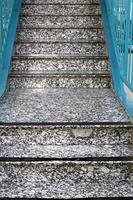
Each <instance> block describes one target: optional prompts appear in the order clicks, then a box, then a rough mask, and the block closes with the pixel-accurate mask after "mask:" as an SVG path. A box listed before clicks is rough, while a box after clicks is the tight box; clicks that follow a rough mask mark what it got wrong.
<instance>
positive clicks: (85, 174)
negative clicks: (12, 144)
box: [0, 161, 133, 198]
mask: <svg viewBox="0 0 133 200" xmlns="http://www.w3.org/2000/svg"><path fill="white" fill-rule="evenodd" d="M132 168H133V163H132V162H81V161H77V162H63V161H56V162H55V161H54V162H36V163H34V162H31V163H27V162H23V163H19V162H15V163H12V162H6V163H2V162H1V163H0V174H1V177H0V179H1V181H2V182H1V188H0V197H10V198H11V197H13V198H15V197H21V198H24V197H25V198H87V197H99V196H100V197H116V196H117V197H126V196H128V197H132V196H133V191H132V183H131V182H132V179H133V175H132ZM123 180H124V181H123Z"/></svg>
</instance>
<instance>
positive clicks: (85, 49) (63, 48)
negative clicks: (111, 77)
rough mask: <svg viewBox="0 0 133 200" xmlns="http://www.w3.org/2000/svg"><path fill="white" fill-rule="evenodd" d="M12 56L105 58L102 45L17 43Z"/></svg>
mask: <svg viewBox="0 0 133 200" xmlns="http://www.w3.org/2000/svg"><path fill="white" fill-rule="evenodd" d="M14 54H15V55H16V56H17V55H20V56H21V55H23V56H25V55H31V56H32V55H34V54H35V55H36V54H37V56H39V55H40V56H41V55H43V54H45V55H47V54H52V55H56V54H59V55H64V54H65V55H71V56H72V55H76V56H78V55H86V56H106V49H105V44H104V43H79V42H78V43H68V42H67V43H58V42H57V43H47V42H46V43H44V42H43V43H17V44H16V45H15V50H14Z"/></svg>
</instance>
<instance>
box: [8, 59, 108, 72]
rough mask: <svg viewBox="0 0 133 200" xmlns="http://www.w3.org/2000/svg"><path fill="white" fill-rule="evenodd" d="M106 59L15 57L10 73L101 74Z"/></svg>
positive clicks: (106, 67) (106, 63)
mask: <svg viewBox="0 0 133 200" xmlns="http://www.w3.org/2000/svg"><path fill="white" fill-rule="evenodd" d="M108 68H109V63H108V60H107V59H106V58H100V59H96V58H95V57H94V58H87V57H84V58H79V57H76V58H71V57H70V58H51V59H50V58H44V57H43V58H40V59H39V58H30V57H29V58H28V57H25V58H24V57H23V58H21V59H20V57H19V56H18V57H15V59H13V61H12V64H11V72H13V73H14V74H15V73H19V74H20V73H21V74H25V73H27V74H28V73H30V74H31V73H33V74H35V73H36V74H41V73H43V74H44V73H53V72H54V73H59V74H60V73H81V74H82V73H87V72H88V73H103V72H104V71H108V70H109V69H108Z"/></svg>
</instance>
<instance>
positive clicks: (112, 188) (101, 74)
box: [0, 0, 133, 199]
mask: <svg viewBox="0 0 133 200" xmlns="http://www.w3.org/2000/svg"><path fill="white" fill-rule="evenodd" d="M98 2H99V0H45V1H44V0H24V1H23V3H24V4H27V5H25V6H24V7H23V9H22V15H21V19H20V25H19V27H18V32H17V39H16V46H15V49H14V58H13V61H12V67H11V70H10V72H11V74H10V79H9V84H8V90H7V91H6V93H5V95H4V96H3V97H2V98H1V99H0V198H4V197H5V198H6V197H10V198H19V197H20V198H22V199H23V198H53V199H54V198H57V199H58V198H66V199H67V198H69V199H72V198H75V199H76V198H89V197H90V198H91V197H93V198H94V197H105V198H107V199H108V197H120V198H121V197H132V196H133V161H132V159H131V158H132V157H133V137H132V136H133V125H131V123H130V119H129V118H128V116H127V113H126V112H125V111H124V108H123V107H122V106H121V105H120V103H119V101H118V100H117V98H116V96H115V94H114V92H113V91H112V89H111V88H110V86H112V84H111V79H110V75H109V69H108V68H109V63H108V58H107V52H106V49H105V44H104V34H103V25H102V20H101V16H100V15H99V13H100V10H99V8H100V7H99V5H97V4H98ZM33 4H34V5H33ZM39 4H40V5H39ZM64 4H65V5H64ZM57 15H58V16H57ZM75 15H76V16H75ZM20 27H21V28H20ZM72 122H74V123H72ZM32 123H33V124H32ZM48 124H49V125H48ZM50 124H51V125H50ZM57 124H58V125H57ZM59 124H60V125H59ZM61 124H62V125H61ZM72 124H73V125H72ZM74 124H75V125H74ZM77 124H80V125H77ZM85 124H86V125H85ZM87 124H88V125H87ZM89 124H90V125H89ZM105 124H106V125H105ZM24 160H25V161H24ZM52 160H53V161H52ZM59 160H60V161H59ZM66 160H68V161H66ZM70 160H71V161H70ZM74 160H75V161H74ZM83 160H84V161H83ZM90 160H94V161H90ZM111 160H113V161H111ZM118 160H119V161H118Z"/></svg>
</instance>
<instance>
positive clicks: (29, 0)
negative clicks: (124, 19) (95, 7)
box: [23, 0, 99, 4]
mask: <svg viewBox="0 0 133 200" xmlns="http://www.w3.org/2000/svg"><path fill="white" fill-rule="evenodd" d="M23 3H24V4H50V3H52V4H56V3H59V4H97V3H99V0H45V1H44V0H24V1H23Z"/></svg>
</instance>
